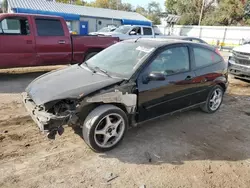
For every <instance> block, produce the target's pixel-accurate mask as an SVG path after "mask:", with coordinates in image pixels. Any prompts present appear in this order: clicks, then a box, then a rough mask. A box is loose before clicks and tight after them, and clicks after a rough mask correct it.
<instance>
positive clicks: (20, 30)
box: [0, 17, 30, 35]
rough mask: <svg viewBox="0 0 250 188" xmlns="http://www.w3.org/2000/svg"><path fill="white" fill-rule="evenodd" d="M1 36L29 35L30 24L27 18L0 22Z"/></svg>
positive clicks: (8, 19)
mask: <svg viewBox="0 0 250 188" xmlns="http://www.w3.org/2000/svg"><path fill="white" fill-rule="evenodd" d="M0 34H3V35H4V34H5V35H29V34H30V28H29V22H28V20H27V19H26V18H16V17H15V18H6V19H4V20H2V21H1V22H0Z"/></svg>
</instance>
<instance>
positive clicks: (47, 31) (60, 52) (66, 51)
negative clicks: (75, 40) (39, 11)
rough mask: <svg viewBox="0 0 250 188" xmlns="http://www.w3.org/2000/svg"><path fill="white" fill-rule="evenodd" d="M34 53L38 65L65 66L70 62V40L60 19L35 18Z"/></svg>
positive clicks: (65, 26)
mask: <svg viewBox="0 0 250 188" xmlns="http://www.w3.org/2000/svg"><path fill="white" fill-rule="evenodd" d="M35 25H36V32H37V33H36V35H37V36H36V51H37V55H38V58H39V63H38V64H39V65H54V64H67V63H70V61H71V55H72V51H71V39H70V34H69V32H68V30H67V29H66V28H67V25H66V23H65V25H63V22H61V20H60V19H57V18H44V17H36V18H35Z"/></svg>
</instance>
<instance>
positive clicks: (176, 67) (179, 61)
mask: <svg viewBox="0 0 250 188" xmlns="http://www.w3.org/2000/svg"><path fill="white" fill-rule="evenodd" d="M188 70H189V52H188V48H187V47H174V48H169V49H167V50H165V51H163V52H161V53H160V54H158V55H157V57H156V58H155V59H154V60H153V62H152V63H151V64H150V65H149V67H148V70H147V71H148V72H149V73H150V72H161V73H164V74H165V75H166V76H168V75H172V74H176V73H181V72H185V71H188Z"/></svg>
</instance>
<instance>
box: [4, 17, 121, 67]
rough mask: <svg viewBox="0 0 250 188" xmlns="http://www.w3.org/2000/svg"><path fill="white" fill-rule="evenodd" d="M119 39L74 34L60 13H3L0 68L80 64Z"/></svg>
mask: <svg viewBox="0 0 250 188" xmlns="http://www.w3.org/2000/svg"><path fill="white" fill-rule="evenodd" d="M118 41H119V38H114V37H96V36H76V35H71V34H70V33H69V30H68V27H67V24H66V22H65V20H64V19H63V18H61V17H57V16H45V15H29V14H0V68H13V67H27V66H43V65H58V64H60V65H61V64H69V63H81V62H83V61H84V60H86V59H88V58H90V57H92V56H93V55H95V54H96V53H98V52H100V51H101V50H103V49H105V48H106V47H108V46H110V45H112V44H114V43H116V42H118Z"/></svg>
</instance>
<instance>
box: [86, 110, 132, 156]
mask: <svg viewBox="0 0 250 188" xmlns="http://www.w3.org/2000/svg"><path fill="white" fill-rule="evenodd" d="M127 127H128V118H127V115H126V114H125V112H124V111H123V110H121V109H120V108H118V107H116V106H114V105H102V106H99V107H97V108H95V109H94V110H93V111H92V112H90V114H89V115H88V116H87V118H86V119H85V121H84V124H83V128H82V134H83V139H84V140H85V142H86V143H87V144H88V145H89V146H90V148H91V149H93V150H94V151H96V152H105V151H109V150H111V149H113V148H114V147H116V146H117V145H118V144H119V143H120V142H121V141H122V139H123V137H124V134H125V132H126V130H127Z"/></svg>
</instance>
